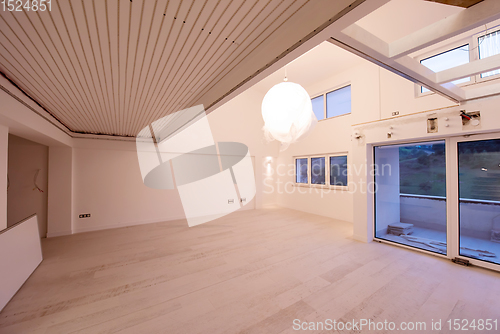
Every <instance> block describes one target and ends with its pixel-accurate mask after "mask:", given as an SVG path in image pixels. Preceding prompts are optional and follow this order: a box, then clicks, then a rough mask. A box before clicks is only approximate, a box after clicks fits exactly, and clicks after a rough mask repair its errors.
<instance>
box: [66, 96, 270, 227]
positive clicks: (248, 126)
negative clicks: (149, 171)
mask: <svg viewBox="0 0 500 334" xmlns="http://www.w3.org/2000/svg"><path fill="white" fill-rule="evenodd" d="M261 95H262V94H261V93H259V92H256V91H254V90H248V91H247V92H245V93H243V94H241V95H239V96H237V97H235V98H234V99H233V100H231V101H229V102H228V103H226V104H225V105H223V106H222V107H220V108H218V109H216V110H214V111H213V112H212V113H210V114H209V115H208V120H209V124H210V127H211V129H212V133H213V136H214V139H215V141H217V142H220V141H236V142H242V143H244V144H246V145H247V146H248V147H249V150H250V153H251V155H252V156H253V157H254V159H255V173H256V186H257V194H256V198H255V201H256V206H257V207H262V206H266V205H270V204H274V203H275V198H274V197H273V195H272V194H271V195H266V194H263V192H262V188H263V184H262V182H263V181H262V179H263V176H262V175H263V173H264V172H265V168H263V164H262V161H263V159H264V157H267V156H276V155H277V152H278V145H277V143H266V142H265V141H264V139H263V135H262V132H261V131H260V129H261V128H262V126H263V121H262V117H261V115H260V101H261V100H262V98H263V96H261ZM72 154H73V160H72V161H73V177H72V180H73V189H72V193H73V201H72V203H73V212H72V214H71V217H72V230H73V233H78V232H84V231H90V230H99V229H105V228H113V227H122V226H129V225H136V224H143V223H151V222H160V221H168V220H175V219H183V218H184V211H183V208H182V203H181V200H180V197H179V194H178V192H177V190H176V189H173V190H158V189H151V188H148V187H147V186H145V185H144V183H143V180H142V178H141V172H140V170H139V163H138V160H137V159H138V158H137V152H136V145H135V141H132V142H126V141H110V140H107V141H102V140H90V139H75V146H74V148H73V153H72ZM250 204H251V203H250ZM86 213H90V214H91V217H90V218H78V215H79V214H86Z"/></svg>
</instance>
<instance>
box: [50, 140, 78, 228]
mask: <svg viewBox="0 0 500 334" xmlns="http://www.w3.org/2000/svg"><path fill="white" fill-rule="evenodd" d="M72 183H73V149H72V148H71V147H58V146H51V147H49V182H48V188H49V189H48V210H47V237H57V236H60V235H67V234H71V233H72V226H71V217H72V198H73V186H72Z"/></svg>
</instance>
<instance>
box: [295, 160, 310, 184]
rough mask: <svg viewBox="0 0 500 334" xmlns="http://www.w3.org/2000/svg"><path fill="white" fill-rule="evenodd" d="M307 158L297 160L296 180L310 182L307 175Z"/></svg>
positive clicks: (297, 181)
mask: <svg viewBox="0 0 500 334" xmlns="http://www.w3.org/2000/svg"><path fill="white" fill-rule="evenodd" d="M307 174H308V173H307V158H303V159H296V160H295V182H296V183H306V184H307V183H309V180H308V175H307Z"/></svg>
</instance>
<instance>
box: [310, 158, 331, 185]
mask: <svg viewBox="0 0 500 334" xmlns="http://www.w3.org/2000/svg"><path fill="white" fill-rule="evenodd" d="M321 158H323V159H325V183H324V184H321V183H312V159H321ZM326 159H327V158H326V156H325V155H321V154H318V155H311V156H310V157H309V161H310V165H311V169H310V170H309V173H310V184H311V186H312V187H324V186H326V185H328V183H327V181H328V180H327V179H328V176H327V172H328V168H327V163H326Z"/></svg>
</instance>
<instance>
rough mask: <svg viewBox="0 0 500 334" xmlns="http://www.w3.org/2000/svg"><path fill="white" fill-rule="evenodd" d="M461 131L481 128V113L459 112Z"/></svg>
mask: <svg viewBox="0 0 500 334" xmlns="http://www.w3.org/2000/svg"><path fill="white" fill-rule="evenodd" d="M460 115H461V116H462V130H472V129H474V130H475V129H480V128H481V112H480V111H469V112H465V110H461V114H460Z"/></svg>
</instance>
